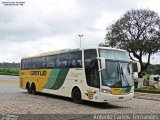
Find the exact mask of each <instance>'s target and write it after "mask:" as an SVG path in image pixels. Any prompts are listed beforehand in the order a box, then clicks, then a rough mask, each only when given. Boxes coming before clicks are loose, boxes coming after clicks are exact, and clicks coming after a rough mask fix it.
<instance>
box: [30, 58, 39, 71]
mask: <svg viewBox="0 0 160 120" xmlns="http://www.w3.org/2000/svg"><path fill="white" fill-rule="evenodd" d="M31 68H33V69H36V68H38V58H32V59H31Z"/></svg>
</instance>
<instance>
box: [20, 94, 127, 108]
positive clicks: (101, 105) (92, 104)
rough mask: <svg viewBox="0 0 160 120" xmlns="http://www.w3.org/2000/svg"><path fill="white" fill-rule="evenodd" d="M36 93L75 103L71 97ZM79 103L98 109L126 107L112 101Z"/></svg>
mask: <svg viewBox="0 0 160 120" xmlns="http://www.w3.org/2000/svg"><path fill="white" fill-rule="evenodd" d="M23 93H24V94H28V93H27V92H23ZM36 95H38V96H44V97H47V98H53V99H57V100H65V101H68V102H70V103H73V104H77V103H74V102H73V101H72V99H71V98H68V97H63V96H58V95H52V94H47V93H37V94H36ZM81 105H85V106H88V107H93V108H99V109H118V108H126V107H123V106H118V105H114V104H112V103H97V102H92V101H83V103H82V104H81Z"/></svg>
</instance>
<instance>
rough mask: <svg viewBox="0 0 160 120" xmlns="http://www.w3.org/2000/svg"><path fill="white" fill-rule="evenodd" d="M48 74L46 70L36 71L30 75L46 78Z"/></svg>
mask: <svg viewBox="0 0 160 120" xmlns="http://www.w3.org/2000/svg"><path fill="white" fill-rule="evenodd" d="M46 74H47V72H46V70H43V71H41V70H34V71H31V72H30V75H37V76H46Z"/></svg>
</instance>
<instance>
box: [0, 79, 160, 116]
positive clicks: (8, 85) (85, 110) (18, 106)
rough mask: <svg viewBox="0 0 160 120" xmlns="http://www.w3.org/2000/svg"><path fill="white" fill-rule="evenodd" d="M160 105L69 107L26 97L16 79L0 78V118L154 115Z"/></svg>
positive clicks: (66, 102)
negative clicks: (69, 115)
mask: <svg viewBox="0 0 160 120" xmlns="http://www.w3.org/2000/svg"><path fill="white" fill-rule="evenodd" d="M159 111H160V102H159V101H154V100H144V99H136V98H134V99H133V100H131V101H129V102H110V103H105V104H99V103H93V102H84V103H83V104H76V103H73V102H72V100H71V99H70V98H65V97H60V96H54V95H48V94H38V95H30V94H28V93H27V92H26V90H23V89H20V88H19V83H18V77H13V79H12V76H0V114H136V113H137V114H157V113H159Z"/></svg>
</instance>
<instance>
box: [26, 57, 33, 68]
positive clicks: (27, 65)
mask: <svg viewBox="0 0 160 120" xmlns="http://www.w3.org/2000/svg"><path fill="white" fill-rule="evenodd" d="M31 68H32V66H31V59H26V60H25V69H31Z"/></svg>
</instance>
